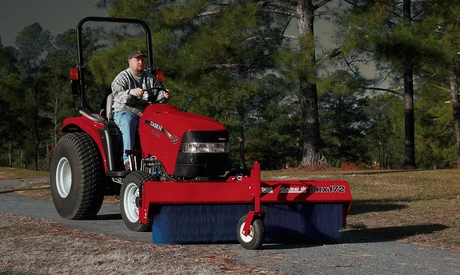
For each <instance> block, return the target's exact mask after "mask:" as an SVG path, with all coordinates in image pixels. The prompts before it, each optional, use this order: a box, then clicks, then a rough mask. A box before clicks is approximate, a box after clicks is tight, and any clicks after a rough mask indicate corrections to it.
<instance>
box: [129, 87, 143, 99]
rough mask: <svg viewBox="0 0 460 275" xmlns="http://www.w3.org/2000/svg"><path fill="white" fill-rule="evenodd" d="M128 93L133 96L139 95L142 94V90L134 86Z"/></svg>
mask: <svg viewBox="0 0 460 275" xmlns="http://www.w3.org/2000/svg"><path fill="white" fill-rule="evenodd" d="M129 94H130V95H133V96H137V97H139V96H141V95H142V94H144V90H142V89H141V88H135V89H131V90H130V91H129Z"/></svg>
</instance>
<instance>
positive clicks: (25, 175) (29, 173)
mask: <svg viewBox="0 0 460 275" xmlns="http://www.w3.org/2000/svg"><path fill="white" fill-rule="evenodd" d="M49 176H50V173H49V172H48V171H34V170H26V169H18V168H10V167H0V180H11V179H31V178H48V177H49Z"/></svg>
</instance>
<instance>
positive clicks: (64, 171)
mask: <svg viewBox="0 0 460 275" xmlns="http://www.w3.org/2000/svg"><path fill="white" fill-rule="evenodd" d="M71 187H72V169H71V168H70V162H69V160H68V159H67V158H61V159H60V160H59V163H58V165H57V168H56V188H57V191H58V193H59V196H61V197H62V198H66V197H67V196H68V195H69V193H70V188H71Z"/></svg>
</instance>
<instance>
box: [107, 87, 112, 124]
mask: <svg viewBox="0 0 460 275" xmlns="http://www.w3.org/2000/svg"><path fill="white" fill-rule="evenodd" d="M112 105H113V94H112V93H110V94H108V95H107V102H106V103H105V112H106V116H107V120H108V121H112V120H113V108H112Z"/></svg>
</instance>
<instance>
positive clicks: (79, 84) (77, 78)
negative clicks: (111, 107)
mask: <svg viewBox="0 0 460 275" xmlns="http://www.w3.org/2000/svg"><path fill="white" fill-rule="evenodd" d="M86 22H112V23H125V24H137V25H140V26H141V27H142V28H143V29H144V32H145V40H146V46H147V58H148V63H149V64H148V69H149V70H152V69H153V55H152V34H151V31H150V28H149V26H148V25H147V23H145V22H144V21H142V20H140V19H134V18H113V17H97V16H89V17H85V18H83V19H82V20H80V22H79V23H78V25H77V47H78V49H77V50H78V60H77V67H76V68H71V73H70V78H71V83H72V84H71V85H72V92H74V90H75V89H78V90H79V91H80V98H81V100H80V109H87V110H91V107H90V106H89V104H88V103H87V101H86V90H85V85H84V83H85V75H84V69H85V66H84V59H83V38H82V32H83V25H84V24H85V23H86ZM72 69H73V72H72ZM76 70H78V75H77V72H76Z"/></svg>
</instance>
